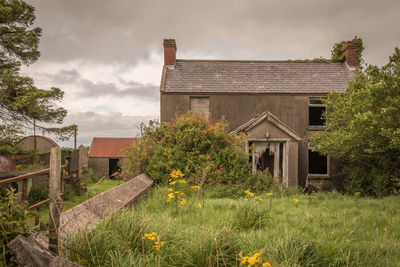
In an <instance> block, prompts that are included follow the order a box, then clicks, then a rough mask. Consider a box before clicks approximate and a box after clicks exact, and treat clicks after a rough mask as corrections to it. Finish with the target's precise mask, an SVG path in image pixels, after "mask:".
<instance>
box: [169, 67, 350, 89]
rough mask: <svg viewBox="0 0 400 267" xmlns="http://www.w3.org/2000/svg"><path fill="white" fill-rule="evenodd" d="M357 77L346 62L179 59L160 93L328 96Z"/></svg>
mask: <svg viewBox="0 0 400 267" xmlns="http://www.w3.org/2000/svg"><path fill="white" fill-rule="evenodd" d="M356 75H357V70H356V69H355V68H349V67H348V66H347V65H346V63H340V62H330V63H325V62H315V61H312V60H294V61H290V60H285V61H243V60H182V59H177V60H176V64H175V68H168V67H167V68H166V73H165V77H164V79H165V80H164V81H162V83H161V91H163V92H175V93H220V92H223V93H328V92H331V91H344V90H345V89H346V88H347V87H348V81H349V80H350V79H352V78H354V77H355V76H356Z"/></svg>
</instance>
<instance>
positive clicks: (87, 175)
mask: <svg viewBox="0 0 400 267" xmlns="http://www.w3.org/2000/svg"><path fill="white" fill-rule="evenodd" d="M102 178H104V177H103V176H101V175H98V174H97V173H95V172H94V171H93V170H92V169H89V168H85V169H83V171H82V177H81V186H88V185H89V184H94V183H97V182H98V181H100V180H101V179H102Z"/></svg>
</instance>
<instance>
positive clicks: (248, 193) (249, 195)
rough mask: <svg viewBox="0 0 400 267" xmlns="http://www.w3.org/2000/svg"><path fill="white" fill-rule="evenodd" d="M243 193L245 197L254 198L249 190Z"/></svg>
mask: <svg viewBox="0 0 400 267" xmlns="http://www.w3.org/2000/svg"><path fill="white" fill-rule="evenodd" d="M244 193H245V194H246V195H247V197H254V193H252V192H250V190H249V189H247V190H246V191H244Z"/></svg>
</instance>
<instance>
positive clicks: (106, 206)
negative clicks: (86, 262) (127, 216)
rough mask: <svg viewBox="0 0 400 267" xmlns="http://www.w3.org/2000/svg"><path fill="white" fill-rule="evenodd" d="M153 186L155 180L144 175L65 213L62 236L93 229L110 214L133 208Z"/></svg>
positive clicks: (61, 222)
mask: <svg viewBox="0 0 400 267" xmlns="http://www.w3.org/2000/svg"><path fill="white" fill-rule="evenodd" d="M152 185H153V180H152V179H151V178H150V177H149V176H148V175H147V174H144V173H143V174H140V175H138V176H136V177H135V178H133V179H131V180H130V181H128V182H126V183H123V184H121V185H119V186H116V187H114V188H112V189H110V190H107V191H105V192H103V193H101V194H99V195H97V196H94V197H93V198H91V199H89V200H87V201H85V202H83V203H81V204H79V205H78V206H75V207H73V208H72V209H69V210H67V211H65V212H63V213H62V214H61V221H60V230H61V234H62V236H66V235H67V236H68V235H71V234H72V233H74V232H77V231H80V230H83V229H85V228H91V227H93V226H94V225H95V224H96V223H97V222H99V221H100V220H102V219H103V218H105V217H106V216H108V215H109V214H110V213H112V212H114V211H117V210H119V209H122V208H126V207H129V206H131V205H132V204H133V203H134V202H135V201H136V200H137V199H138V198H139V197H140V196H142V195H143V194H145V193H146V192H147V191H148V190H149V188H150V187H151V186H152Z"/></svg>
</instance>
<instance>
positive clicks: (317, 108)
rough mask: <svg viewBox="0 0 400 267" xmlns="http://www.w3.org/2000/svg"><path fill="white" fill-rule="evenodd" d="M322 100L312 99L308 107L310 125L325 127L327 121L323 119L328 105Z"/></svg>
mask: <svg viewBox="0 0 400 267" xmlns="http://www.w3.org/2000/svg"><path fill="white" fill-rule="evenodd" d="M321 99H322V98H310V102H309V106H308V125H312V126H314V125H315V126H323V125H325V119H323V118H322V114H323V113H324V112H325V109H326V105H325V104H324V103H323V102H322V100H321Z"/></svg>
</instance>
